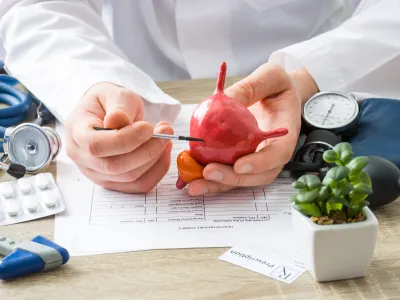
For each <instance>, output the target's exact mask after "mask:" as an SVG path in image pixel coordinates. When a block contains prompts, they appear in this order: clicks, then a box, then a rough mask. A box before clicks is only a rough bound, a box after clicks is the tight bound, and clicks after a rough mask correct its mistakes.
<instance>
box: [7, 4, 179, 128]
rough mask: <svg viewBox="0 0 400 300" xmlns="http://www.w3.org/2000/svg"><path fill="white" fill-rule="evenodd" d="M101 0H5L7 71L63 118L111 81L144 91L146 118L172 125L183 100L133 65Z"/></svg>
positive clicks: (58, 116)
mask: <svg viewBox="0 0 400 300" xmlns="http://www.w3.org/2000/svg"><path fill="white" fill-rule="evenodd" d="M101 7H102V0H80V1H78V0H58V1H34V0H0V40H1V43H2V47H3V51H5V53H4V55H5V57H2V58H1V59H2V60H3V61H4V62H5V65H6V67H7V71H8V72H9V73H10V74H11V75H13V76H15V77H16V78H17V79H18V80H19V81H20V82H21V83H22V84H23V85H24V86H25V87H26V88H28V90H30V91H31V92H32V93H33V94H34V95H35V96H36V97H37V98H38V99H40V100H41V101H42V102H43V103H44V104H45V105H46V106H47V107H48V108H49V110H50V111H51V112H52V113H53V114H54V115H55V116H56V117H57V118H58V120H59V121H61V122H63V121H64V120H65V119H66V118H67V116H68V115H69V114H70V112H71V110H72V109H73V107H74V106H75V105H76V104H77V103H78V102H79V101H80V99H81V97H82V96H83V94H84V93H85V92H86V91H87V90H88V88H90V87H91V86H92V85H94V84H96V83H98V82H102V81H108V82H113V83H115V84H117V85H120V86H124V87H126V88H128V89H130V90H132V91H134V92H135V93H137V94H139V95H140V96H141V97H142V98H143V99H144V103H145V119H146V120H148V121H150V122H152V123H154V122H158V121H160V120H165V121H167V122H170V123H172V122H173V120H174V119H175V117H176V115H177V114H178V112H179V110H180V103H179V102H178V101H177V100H176V99H173V98H172V97H170V96H168V95H167V94H165V93H163V92H162V91H161V90H160V89H159V88H158V87H157V85H156V84H155V83H154V81H153V80H152V79H151V78H150V77H149V76H148V75H147V74H145V73H144V72H142V71H141V70H140V69H139V68H137V67H136V66H134V65H133V64H132V63H130V62H129V61H128V59H127V57H126V56H125V54H124V53H123V52H122V51H121V50H120V49H119V48H118V47H117V46H116V45H115V43H114V42H113V40H112V39H111V37H110V35H109V33H108V31H107V29H106V27H105V25H104V23H103V21H102V18H101Z"/></svg>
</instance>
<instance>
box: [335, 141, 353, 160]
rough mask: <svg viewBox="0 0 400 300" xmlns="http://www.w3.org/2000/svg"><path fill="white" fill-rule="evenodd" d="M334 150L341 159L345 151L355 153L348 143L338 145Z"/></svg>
mask: <svg viewBox="0 0 400 300" xmlns="http://www.w3.org/2000/svg"><path fill="white" fill-rule="evenodd" d="M332 150H333V151H335V152H336V153H337V154H338V156H339V157H341V156H342V153H343V152H345V151H350V152H353V148H352V147H351V145H350V144H349V143H346V142H341V143H339V144H336V145H335V147H333V149H332Z"/></svg>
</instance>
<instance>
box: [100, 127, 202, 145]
mask: <svg viewBox="0 0 400 300" xmlns="http://www.w3.org/2000/svg"><path fill="white" fill-rule="evenodd" d="M93 129H94V130H113V129H112V128H103V127H93ZM153 137H155V138H159V139H170V140H181V141H191V142H204V140H203V139H199V138H195V137H191V136H183V135H172V134H161V133H154V134H153Z"/></svg>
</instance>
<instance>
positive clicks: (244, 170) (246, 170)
mask: <svg viewBox="0 0 400 300" xmlns="http://www.w3.org/2000/svg"><path fill="white" fill-rule="evenodd" d="M252 170H253V166H252V165H251V164H249V163H245V164H244V165H243V166H242V167H241V168H240V169H239V173H240V174H243V173H249V172H251V171H252Z"/></svg>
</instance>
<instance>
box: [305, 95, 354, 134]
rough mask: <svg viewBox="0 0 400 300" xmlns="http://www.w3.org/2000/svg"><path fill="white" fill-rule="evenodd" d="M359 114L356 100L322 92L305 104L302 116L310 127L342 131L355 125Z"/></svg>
mask: <svg viewBox="0 0 400 300" xmlns="http://www.w3.org/2000/svg"><path fill="white" fill-rule="evenodd" d="M358 112H359V107H358V103H357V101H356V100H355V99H354V98H351V97H350V96H347V95H345V94H341V93H336V92H321V93H318V94H316V95H314V96H313V97H311V98H310V99H309V100H308V101H307V102H306V103H305V104H304V107H303V111H302V115H303V119H304V121H305V122H306V123H307V125H308V126H311V127H313V128H316V129H325V130H332V131H340V130H344V129H347V128H349V127H351V126H352V125H353V124H354V123H355V121H356V119H357V116H358Z"/></svg>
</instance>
